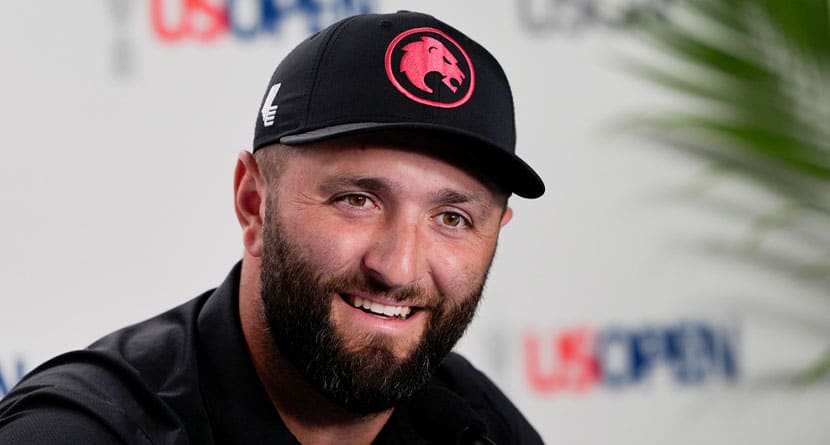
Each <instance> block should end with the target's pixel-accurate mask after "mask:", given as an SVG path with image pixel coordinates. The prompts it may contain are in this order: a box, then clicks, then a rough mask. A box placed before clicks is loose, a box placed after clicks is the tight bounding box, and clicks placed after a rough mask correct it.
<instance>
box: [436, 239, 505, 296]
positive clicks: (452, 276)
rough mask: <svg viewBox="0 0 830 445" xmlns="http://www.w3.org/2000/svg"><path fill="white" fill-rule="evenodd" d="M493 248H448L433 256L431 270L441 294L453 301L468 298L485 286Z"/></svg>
mask: <svg viewBox="0 0 830 445" xmlns="http://www.w3.org/2000/svg"><path fill="white" fill-rule="evenodd" d="M492 257H493V248H489V247H484V248H473V249H470V248H467V249H463V248H458V247H457V246H456V247H455V248H447V249H444V250H443V251H442V252H441V254H436V255H433V260H432V262H431V267H430V270H431V271H432V277H433V280H434V281H435V285H436V286H437V287H438V290H439V292H441V294H442V295H444V296H445V297H447V298H450V299H452V300H456V301H457V300H460V299H463V298H467V297H468V296H469V294H470V293H472V292H473V291H477V290H478V288H479V287H480V286H481V285H482V284H483V281H484V278H485V275H486V274H487V270H488V269H489V266H490V260H491V259H492Z"/></svg>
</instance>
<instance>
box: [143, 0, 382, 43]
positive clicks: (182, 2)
mask: <svg viewBox="0 0 830 445" xmlns="http://www.w3.org/2000/svg"><path fill="white" fill-rule="evenodd" d="M373 3H374V0H293V1H279V0H248V1H240V0H151V2H150V20H151V22H152V25H153V31H154V32H155V34H156V36H157V37H158V38H159V39H161V40H162V41H164V42H168V43H173V42H179V41H182V40H186V39H195V40H201V41H205V42H208V41H212V40H215V39H217V38H219V37H220V36H222V35H226V34H228V33H230V34H231V35H232V36H233V37H235V38H237V39H242V40H250V39H253V38H256V37H260V36H268V35H274V34H275V33H277V32H278V31H279V30H280V26H281V25H282V24H283V23H284V22H286V21H287V20H289V19H292V18H300V19H304V20H305V22H306V24H307V30H308V32H317V31H319V30H321V29H322V28H324V27H325V26H327V25H328V24H329V23H332V22H334V21H337V20H339V19H341V18H345V17H348V16H350V15H354V14H362V13H368V12H371V11H372V10H373V9H374V8H373Z"/></svg>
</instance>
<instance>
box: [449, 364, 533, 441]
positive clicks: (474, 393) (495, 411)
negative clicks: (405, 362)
mask: <svg viewBox="0 0 830 445" xmlns="http://www.w3.org/2000/svg"><path fill="white" fill-rule="evenodd" d="M433 382H434V383H437V384H439V385H442V386H446V387H447V388H449V389H450V390H451V391H453V392H455V393H456V394H458V395H459V396H461V397H462V398H463V399H464V400H465V401H466V402H467V403H468V404H469V406H470V408H472V409H473V411H475V412H476V413H477V414H478V415H479V416H480V417H481V418H482V420H484V422H485V423H486V424H487V428H488V429H489V430H490V434H492V435H493V436H494V437H493V438H494V439H500V440H496V443H511V444H541V443H543V442H542V439H541V437H539V434H538V433H537V432H536V430H535V429H534V428H533V426H531V425H530V422H528V421H527V419H525V417H524V415H522V413H521V412H520V411H519V409H518V408H516V406H515V405H514V404H513V402H511V401H510V399H508V398H507V396H506V395H504V393H503V392H502V391H501V390H500V389H499V388H498V386H496V384H495V383H493V381H492V380H490V379H489V378H488V377H487V376H486V375H485V374H484V373H482V372H481V371H479V370H478V369H477V368H476V367H475V366H473V365H472V364H471V363H470V362H469V361H467V359H465V358H464V357H462V356H461V355H459V354H457V353H450V354H449V355H448V356H447V358H446V359H445V360H444V362H443V363H442V364H441V366H440V367H439V368H438V370H437V371H436V373H435V376H434V378H433Z"/></svg>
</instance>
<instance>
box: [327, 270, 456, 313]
mask: <svg viewBox="0 0 830 445" xmlns="http://www.w3.org/2000/svg"><path fill="white" fill-rule="evenodd" d="M323 287H324V288H325V289H326V291H327V292H328V293H344V292H348V291H360V292H365V293H367V294H372V295H378V296H382V297H385V298H388V299H389V300H391V301H394V302H396V303H400V302H406V303H407V304H410V305H414V306H420V307H436V306H438V305H439V304H440V302H441V300H442V298H441V295H440V294H439V293H438V292H436V291H429V290H426V289H424V288H423V286H419V285H417V284H413V285H410V286H406V287H399V288H395V287H392V286H389V285H388V284H386V283H384V282H382V281H380V280H378V279H377V278H374V277H371V276H367V275H366V274H362V273H343V274H339V275H336V276H334V277H330V278H328V279H327V280H325V281H324V282H323Z"/></svg>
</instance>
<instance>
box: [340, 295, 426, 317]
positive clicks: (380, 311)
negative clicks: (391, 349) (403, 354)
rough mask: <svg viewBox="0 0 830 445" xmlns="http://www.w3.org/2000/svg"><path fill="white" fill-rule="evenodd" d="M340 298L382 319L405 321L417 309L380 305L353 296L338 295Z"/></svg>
mask: <svg viewBox="0 0 830 445" xmlns="http://www.w3.org/2000/svg"><path fill="white" fill-rule="evenodd" d="M340 297H341V298H342V299H343V300H344V301H345V302H346V303H348V304H349V305H350V306H352V307H354V308H356V309H360V310H361V311H363V312H365V313H367V314H372V315H376V316H379V317H382V318H391V319H398V320H406V319H407V318H409V317H410V316H411V315H412V314H413V313H415V312H416V311H418V308H416V307H412V306H391V305H386V304H380V303H378V302H375V301H371V300H369V299H366V298H362V297H356V296H354V295H344V294H340Z"/></svg>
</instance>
